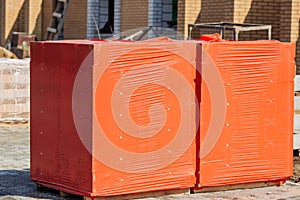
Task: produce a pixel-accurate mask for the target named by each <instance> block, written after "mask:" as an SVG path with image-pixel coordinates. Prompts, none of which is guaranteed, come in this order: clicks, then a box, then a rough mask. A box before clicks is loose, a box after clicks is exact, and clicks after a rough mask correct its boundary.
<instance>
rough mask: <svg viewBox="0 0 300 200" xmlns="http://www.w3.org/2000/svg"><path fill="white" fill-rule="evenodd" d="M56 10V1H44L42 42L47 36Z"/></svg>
mask: <svg viewBox="0 0 300 200" xmlns="http://www.w3.org/2000/svg"><path fill="white" fill-rule="evenodd" d="M53 9H54V0H43V4H42V40H43V39H45V37H46V34H47V31H46V30H47V27H48V26H49V24H50V21H51V17H52V13H53Z"/></svg>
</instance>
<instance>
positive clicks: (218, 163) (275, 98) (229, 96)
mask: <svg viewBox="0 0 300 200" xmlns="http://www.w3.org/2000/svg"><path fill="white" fill-rule="evenodd" d="M294 52H295V47H294V45H293V44H288V43H280V42H277V41H251V42H250V41H249V42H248V41H245V42H228V41H227V42H216V43H208V44H203V49H202V53H201V55H202V60H203V66H202V69H203V71H205V69H206V68H211V67H216V68H217V69H218V70H219V73H220V76H221V78H222V80H223V87H224V91H225V93H224V94H225V96H226V101H225V102H223V104H222V106H226V113H225V115H224V113H222V112H223V111H222V110H220V112H219V113H218V114H217V115H219V116H222V115H224V117H223V118H222V117H221V118H220V120H219V124H223V128H222V129H221V132H220V133H216V132H215V133H213V134H214V136H215V137H216V138H215V139H213V140H211V143H210V145H211V150H210V151H209V152H208V153H206V154H205V155H202V154H201V152H200V154H199V155H200V159H199V160H198V162H197V171H198V173H196V174H197V175H198V177H197V178H198V186H199V187H207V186H220V185H228V184H239V183H249V182H260V181H271V180H280V179H283V180H285V179H287V178H288V177H290V176H291V175H292V173H293V171H292V163H293V157H292V155H293V153H292V152H293V146H292V145H293V138H292V137H293V95H294V91H293V89H294V87H293V78H294V76H295V63H294V56H295V55H294ZM198 54H199V53H198ZM200 90H201V95H200V96H201V106H200V111H201V115H200V137H199V139H198V140H197V144H199V146H200V147H199V148H200V151H201V147H203V145H205V143H206V142H207V141H206V140H207V137H209V135H208V129H209V127H210V125H211V123H212V121H211V119H212V118H213V117H214V116H212V113H213V109H216V105H213V103H212V102H213V101H214V99H213V96H211V94H210V91H209V90H208V87H207V84H206V83H205V81H204V80H203V81H202V84H201V89H200ZM201 155H202V156H201Z"/></svg>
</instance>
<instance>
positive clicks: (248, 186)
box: [192, 180, 286, 193]
mask: <svg viewBox="0 0 300 200" xmlns="http://www.w3.org/2000/svg"><path fill="white" fill-rule="evenodd" d="M285 182H286V181H285V180H279V181H270V182H257V183H245V184H235V185H223V186H216V187H204V188H199V187H198V188H193V189H192V193H201V192H216V191H226V190H237V189H251V188H261V187H269V186H280V185H283V184H285Z"/></svg>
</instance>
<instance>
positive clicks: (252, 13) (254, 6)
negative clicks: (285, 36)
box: [234, 0, 281, 40]
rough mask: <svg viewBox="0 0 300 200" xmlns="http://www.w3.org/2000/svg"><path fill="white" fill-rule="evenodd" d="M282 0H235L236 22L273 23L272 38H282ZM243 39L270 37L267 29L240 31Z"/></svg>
mask: <svg viewBox="0 0 300 200" xmlns="http://www.w3.org/2000/svg"><path fill="white" fill-rule="evenodd" d="M280 9H281V3H280V0H267V1H265V0H264V1H262V0H235V1H234V22H239V23H254V24H267V25H272V38H274V39H278V40H279V39H280ZM239 37H240V39H241V40H258V39H268V32H267V31H264V30H263V31H251V32H244V33H240V36H239Z"/></svg>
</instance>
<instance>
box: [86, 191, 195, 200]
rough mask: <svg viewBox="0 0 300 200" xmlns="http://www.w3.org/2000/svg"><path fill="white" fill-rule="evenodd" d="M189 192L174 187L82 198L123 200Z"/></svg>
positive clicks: (188, 192)
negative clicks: (172, 188)
mask: <svg viewBox="0 0 300 200" xmlns="http://www.w3.org/2000/svg"><path fill="white" fill-rule="evenodd" d="M184 194H190V188H184V189H174V190H163V191H154V192H142V193H135V194H124V195H118V196H108V197H93V198H92V197H84V200H125V199H139V198H150V197H162V196H169V195H184Z"/></svg>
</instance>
